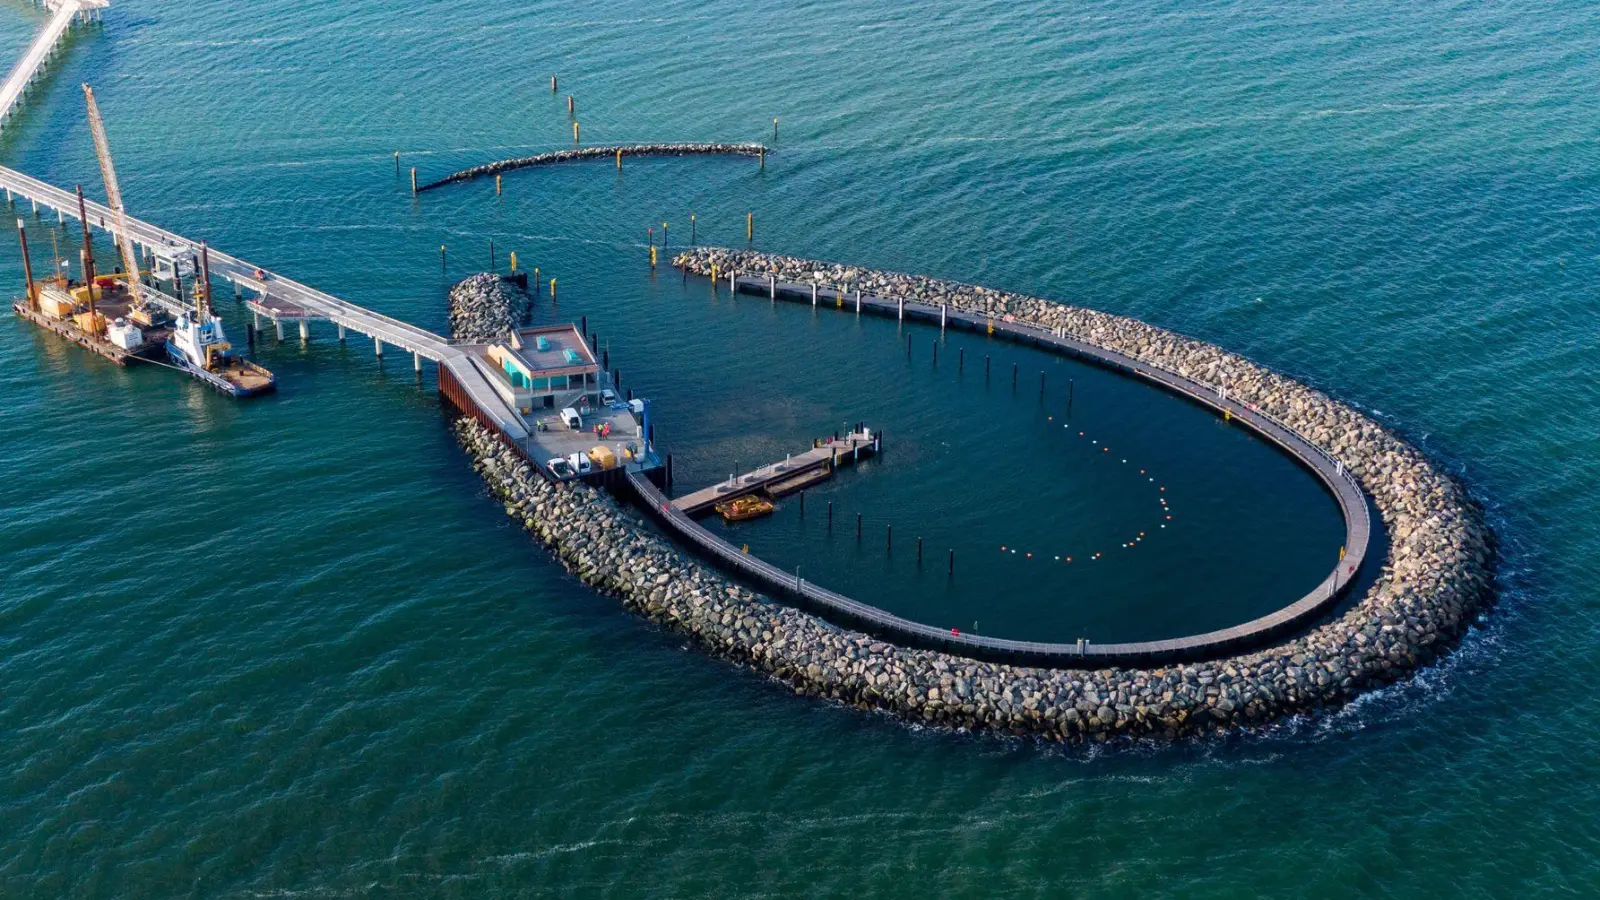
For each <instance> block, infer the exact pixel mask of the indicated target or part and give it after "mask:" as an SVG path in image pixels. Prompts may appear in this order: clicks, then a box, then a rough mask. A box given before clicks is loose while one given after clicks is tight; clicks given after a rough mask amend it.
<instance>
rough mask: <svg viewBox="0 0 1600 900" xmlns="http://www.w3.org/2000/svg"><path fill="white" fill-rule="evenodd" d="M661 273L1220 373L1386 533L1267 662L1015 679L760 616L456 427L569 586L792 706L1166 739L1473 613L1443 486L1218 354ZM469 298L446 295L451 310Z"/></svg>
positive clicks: (1239, 721) (1289, 701) (657, 543)
mask: <svg viewBox="0 0 1600 900" xmlns="http://www.w3.org/2000/svg"><path fill="white" fill-rule="evenodd" d="M679 261H680V264H683V265H686V266H688V267H690V268H691V269H692V270H700V271H709V267H710V265H712V264H713V263H715V264H716V265H718V266H719V270H727V267H728V266H730V265H731V266H733V267H734V268H736V269H739V270H740V271H746V272H754V271H761V269H760V268H759V266H761V265H771V266H774V267H776V268H775V269H774V270H773V274H775V275H779V274H781V275H782V277H784V278H785V279H786V280H805V279H804V278H802V277H801V276H802V275H803V276H806V277H811V276H813V275H816V276H819V277H817V278H816V279H815V280H822V278H828V279H830V280H831V279H835V278H837V280H835V281H833V283H845V282H846V281H849V282H850V283H852V284H859V285H860V286H861V287H862V288H863V289H871V290H873V291H874V293H878V294H880V295H884V296H892V295H893V293H894V291H895V290H896V289H899V290H904V291H906V292H910V291H916V290H926V291H929V292H930V293H928V294H924V295H922V296H923V297H924V298H927V299H931V300H933V302H939V301H938V300H934V299H933V298H939V297H944V298H948V300H949V302H952V303H958V302H967V303H972V304H974V307H973V308H975V309H982V310H984V311H985V312H987V313H993V314H995V315H997V316H1004V315H1007V314H1011V315H1016V316H1018V317H1019V318H1020V317H1021V316H1022V315H1037V316H1039V317H1041V318H1043V319H1045V320H1046V325H1047V327H1052V326H1055V327H1066V325H1072V326H1087V327H1085V328H1084V329H1083V330H1082V331H1081V332H1079V333H1082V334H1086V335H1089V336H1090V338H1091V339H1093V340H1096V341H1106V342H1115V343H1110V346H1114V347H1117V348H1118V349H1119V350H1120V349H1121V348H1122V347H1127V348H1128V350H1133V351H1137V352H1140V353H1144V352H1148V353H1152V354H1157V358H1165V359H1172V360H1173V361H1174V362H1176V363H1178V364H1179V365H1180V366H1181V368H1183V369H1187V370H1188V371H1190V372H1192V373H1195V374H1194V375H1192V376H1191V377H1197V378H1200V379H1202V380H1210V379H1215V378H1218V377H1220V376H1221V373H1227V377H1228V378H1229V381H1228V384H1229V385H1230V391H1247V392H1248V393H1247V394H1246V396H1249V397H1250V402H1252V403H1257V404H1262V405H1270V406H1271V408H1272V409H1273V411H1274V414H1275V415H1280V416H1281V417H1282V418H1284V419H1285V421H1289V422H1292V423H1293V424H1294V425H1295V427H1297V428H1298V429H1300V430H1301V432H1302V433H1303V434H1306V435H1307V436H1308V438H1309V439H1312V440H1316V441H1317V442H1318V443H1319V445H1321V446H1323V447H1324V449H1328V450H1329V452H1331V453H1333V454H1334V455H1335V456H1336V457H1337V458H1339V459H1341V460H1343V461H1344V463H1345V465H1346V466H1348V467H1350V468H1351V471H1352V472H1354V473H1355V474H1356V476H1357V478H1358V479H1360V480H1361V481H1362V484H1363V485H1364V486H1365V487H1366V489H1367V490H1368V491H1369V493H1371V495H1372V496H1373V500H1374V503H1375V504H1376V505H1377V506H1378V508H1379V511H1380V513H1381V514H1382V515H1383V517H1384V521H1385V524H1386V526H1387V527H1388V529H1389V531H1390V534H1391V542H1390V556H1389V559H1388V560H1387V562H1386V565H1385V567H1384V571H1383V573H1382V576H1381V577H1380V578H1379V579H1378V581H1377V582H1376V583H1375V584H1374V585H1373V587H1372V588H1371V590H1370V591H1369V592H1368V593H1367V594H1366V595H1365V596H1364V597H1362V598H1361V599H1360V601H1359V602H1357V603H1356V604H1355V605H1354V606H1353V607H1352V608H1351V609H1350V610H1349V611H1348V612H1346V613H1345V614H1344V615H1343V616H1341V617H1339V618H1338V619H1336V620H1334V621H1332V622H1329V623H1327V624H1325V625H1323V626H1321V627H1319V628H1317V629H1315V630H1313V631H1311V632H1310V633H1307V634H1304V635H1302V636H1299V637H1296V638H1294V639H1292V640H1288V641H1286V642H1284V643H1282V644H1280V645H1278V646H1274V647H1271V648H1269V649H1265V650H1260V651H1256V652H1252V653H1245V654H1240V655H1237V656H1230V657H1225V658H1220V659H1216V660H1213V661H1209V662H1202V663H1196V664H1185V665H1173V666H1163V667H1157V668H1120V667H1107V668H1099V669H1095V670H1084V669H1079V668H1065V667H1064V668H1040V667H1028V666H1016V665H1009V664H1004V663H995V662H985V661H979V660H973V659H969V658H966V657H962V656H957V655H953V654H949V653H944V652H940V651H937V650H925V649H914V648H907V647H901V646H897V645H894V644H891V643H888V642H886V641H882V640H879V639H877V638H874V637H872V636H869V635H866V634H862V633H860V632H856V631H850V630H848V629H844V628H840V627H838V626H836V625H833V624H831V623H829V622H827V621H825V620H823V619H821V618H819V617H817V616H814V615H811V614H809V613H806V612H803V611H801V610H798V609H795V608H793V607H790V606H786V605H783V604H780V603H775V602H773V601H771V600H769V599H767V598H765V597H762V596H760V595H758V594H756V593H755V592H753V591H751V590H749V589H748V588H745V587H743V586H740V585H738V584H735V583H733V582H731V581H729V580H728V579H726V578H724V577H722V576H721V575H720V574H718V573H717V572H715V571H714V570H712V569H711V568H709V567H708V566H706V565H703V564H701V563H700V562H698V561H696V560H694V559H691V558H689V557H687V556H686V555H685V554H683V553H682V552H680V551H679V550H678V549H677V548H676V547H675V546H673V545H672V544H670V543H669V542H668V541H666V540H665V539H664V538H661V537H659V536H657V535H656V534H655V533H653V532H652V531H650V530H649V528H648V526H647V525H646V524H645V522H644V521H643V520H642V519H641V518H639V517H638V516H637V515H636V514H634V513H632V512H630V511H625V510H623V509H622V508H621V507H620V506H619V505H618V504H617V503H616V502H615V501H614V500H613V499H612V498H611V497H610V496H609V495H607V494H605V493H602V492H600V491H597V490H595V489H593V488H590V487H587V486H585V485H581V484H575V483H567V484H559V485H555V484H549V483H547V482H545V481H544V480H543V479H542V478H541V477H540V476H539V475H538V473H537V472H536V471H535V470H534V468H533V467H532V466H531V465H530V464H529V463H528V462H527V461H526V460H525V459H523V458H522V457H521V456H520V455H519V454H518V453H517V452H516V451H514V450H513V449H512V448H510V447H509V446H507V445H506V443H505V442H504V441H503V439H501V437H500V436H499V435H496V434H494V433H493V432H491V431H489V430H488V429H485V428H484V427H483V426H481V425H479V424H478V423H476V422H473V421H470V420H466V419H463V420H461V421H459V422H458V423H457V424H456V426H455V427H456V432H457V436H458V438H459V440H460V442H461V443H462V446H463V447H465V448H466V449H467V451H468V452H469V453H470V454H471V455H472V456H473V458H474V460H475V468H476V469H477V470H478V471H479V472H480V473H481V474H482V476H483V477H484V479H485V481H486V483H487V484H488V486H489V489H490V491H491V493H492V494H494V495H495V496H496V497H498V498H499V499H501V501H502V502H503V503H504V505H505V509H506V512H507V514H508V515H510V516H512V517H513V518H514V519H516V520H517V521H518V522H519V523H520V524H521V525H523V527H525V528H527V529H528V530H529V531H530V532H532V533H533V534H534V535H535V536H536V537H537V538H538V539H539V540H540V541H541V542H542V543H544V544H545V545H546V546H548V547H550V548H551V550H552V551H553V552H554V554H555V555H556V556H557V558H558V559H560V560H561V561H562V562H563V564H564V565H566V566H567V568H568V569H569V570H571V571H572V572H573V573H574V574H576V575H577V576H578V577H579V578H580V579H582V580H583V581H585V582H586V583H588V584H590V585H591V586H593V587H595V588H596V589H598V590H600V591H602V592H605V593H608V594H611V595H614V596H617V597H618V598H620V599H621V601H622V602H623V603H624V605H626V606H627V607H629V608H631V609H634V610H636V611H638V612H640V613H641V614H643V615H645V616H647V617H648V618H650V619H652V620H653V621H656V622H658V623H660V624H661V625H663V626H665V627H668V628H671V629H673V630H674V631H678V632H682V633H684V634H686V635H689V636H691V637H692V638H694V640H695V641H696V643H697V644H698V645H699V646H701V647H702V648H703V649H705V650H706V651H707V652H709V653H711V654H713V655H716V656H720V657H723V658H726V659H730V660H733V661H735V662H738V663H741V664H744V665H748V666H750V667H752V668H754V669H756V670H758V671H761V672H763V673H765V674H767V675H769V676H771V677H773V678H775V679H777V680H779V681H782V682H783V683H785V684H787V685H789V686H790V687H791V688H792V689H793V690H795V691H796V692H797V693H800V694H803V695H808V696H816V697H823V698H828V699H832V700H836V701H839V702H843V703H847V704H850V705H852V706H856V707H858V708H861V709H873V710H880V711H884V712H888V713H891V714H893V715H896V716H898V717H901V718H903V719H906V720H909V721H915V722H919V723H925V724H930V725H937V726H941V727H950V728H966V729H973V730H987V731H995V732H1003V733H1009V734H1017V735H1032V736H1037V737H1041V738H1044V739H1049V740H1060V741H1082V740H1101V739H1105V738H1108V737H1113V736H1133V737H1139V736H1151V737H1163V738H1168V739H1172V738H1177V737H1181V736H1188V735H1196V734H1202V733H1210V732H1215V731H1219V730H1225V729H1230V728H1239V727H1248V726H1251V725H1256V724H1262V723H1266V722H1270V721H1272V720H1274V719H1277V718H1279V717H1282V716H1284V715H1288V714H1293V713H1297V712H1301V711H1305V710H1310V709H1315V708H1321V707H1330V706H1338V705H1341V704H1343V703H1346V702H1348V701H1349V700H1351V699H1353V698H1354V697H1355V696H1357V695H1358V694H1360V693H1361V692H1362V691H1364V690H1367V689H1370V688H1372V687H1375V686H1379V685H1382V684H1386V683H1389V682H1392V681H1394V680H1396V679H1398V678H1401V677H1403V676H1404V675H1405V674H1407V673H1409V672H1411V671H1413V670H1414V669H1416V668H1417V667H1419V666H1421V665H1424V664H1426V663H1427V662H1429V661H1431V660H1432V659H1434V658H1435V657H1436V656H1437V655H1438V654H1439V653H1441V652H1443V650H1444V649H1445V648H1447V647H1448V646H1450V645H1452V644H1453V643H1454V641H1455V640H1456V639H1457V638H1458V637H1459V636H1460V634H1461V633H1462V632H1463V631H1464V630H1465V629H1466V627H1467V626H1468V624H1469V623H1470V621H1471V617H1472V615H1473V613H1474V611H1475V610H1476V609H1477V608H1479V607H1480V606H1481V605H1482V604H1484V603H1485V602H1487V601H1488V599H1489V598H1490V596H1491V593H1490V592H1491V588H1492V576H1493V573H1492V562H1493V556H1494V552H1493V536H1492V534H1491V533H1490V532H1489V531H1488V529H1487V528H1486V527H1485V526H1484V524H1483V520H1482V515H1481V511H1480V510H1479V509H1478V507H1477V506H1476V505H1475V504H1474V503H1472V502H1471V501H1470V500H1469V499H1468V498H1467V496H1466V494H1465V492H1464V491H1463V490H1462V488H1461V487H1460V485H1458V484H1457V483H1456V482H1455V481H1454V480H1453V479H1451V478H1449V477H1448V476H1446V475H1444V474H1443V473H1440V472H1438V471H1437V470H1436V469H1434V467H1433V466H1432V465H1431V464H1429V463H1428V461H1427V460H1426V458H1425V457H1423V456H1422V454H1421V453H1420V452H1418V451H1417V450H1416V449H1415V448H1412V447H1410V446H1409V445H1408V444H1406V443H1405V442H1403V441H1400V440H1399V439H1398V438H1397V437H1395V436H1394V435H1392V434H1390V433H1389V432H1388V431H1387V430H1386V429H1384V428H1382V427H1381V426H1379V425H1378V424H1377V423H1374V422H1372V421H1371V420H1369V419H1367V418H1366V417H1364V416H1362V415H1360V414H1359V413H1356V412H1355V411H1354V410H1351V409H1350V408H1349V407H1347V406H1345V405H1344V404H1340V403H1338V402H1337V401H1334V400H1331V399H1330V398H1327V397H1326V396H1325V395H1322V394H1320V393H1319V392H1316V391H1313V390H1311V389H1310V388H1307V387H1305V386H1303V385H1300V384H1298V383H1297V382H1294V381H1291V380H1289V379H1286V378H1283V377H1282V376H1279V375H1277V374H1275V373H1272V372H1269V371H1267V370H1265V369H1262V368H1260V367H1259V366H1256V365H1255V364H1253V363H1250V362H1248V361H1247V360H1244V359H1242V358H1240V357H1237V356H1234V355H1232V354H1228V353H1226V352H1225V351H1222V350H1220V349H1219V348H1215V347H1212V346H1211V345H1208V344H1204V343H1201V342H1196V341H1190V340H1189V339H1187V338H1182V337H1180V336H1177V335H1174V334H1172V333H1170V332H1166V331H1163V330H1161V329H1157V328H1154V327H1153V326H1148V325H1144V324H1143V323H1139V322H1136V321H1134V320H1130V319H1123V318H1120V317H1116V316H1109V315H1107V314H1104V313H1096V312H1092V311H1088V310H1080V309H1075V308H1071V307H1065V306H1060V305H1059V304H1053V303H1051V302H1050V301H1043V300H1037V299H1036V298H1025V297H1019V296H1017V295H1011V294H1005V293H1003V292H998V291H990V290H987V289H983V288H975V287H970V286H965V285H958V284H954V283H950V282H936V281H932V280H931V279H920V278H915V277H913V276H900V275H888V274H885V273H870V272H864V271H862V270H854V269H842V268H839V267H834V266H825V265H823V264H820V263H811V262H807V261H802V260H793V259H791V258H788V257H770V256H766V255H759V254H752V253H747V252H738V251H726V250H718V249H704V250H697V251H691V252H690V253H688V254H685V255H684V256H683V257H680V259H679ZM702 266H703V267H704V268H703V269H699V268H697V267H702ZM846 275H848V276H849V277H848V278H846ZM475 296H478V293H477V292H469V291H463V292H459V295H458V294H457V293H452V303H453V304H455V303H457V302H466V303H471V302H473V298H474V297H475ZM1123 352H1127V351H1123ZM1129 355H1134V354H1133V353H1129ZM1180 356H1181V357H1182V358H1181V359H1179V358H1178V357H1180ZM1213 383H1214V382H1213Z"/></svg>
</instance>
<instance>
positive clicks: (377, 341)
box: [372, 338, 383, 360]
mask: <svg viewBox="0 0 1600 900" xmlns="http://www.w3.org/2000/svg"><path fill="white" fill-rule="evenodd" d="M372 355H373V356H376V357H377V358H378V359H380V360H381V359H383V338H373V339H372Z"/></svg>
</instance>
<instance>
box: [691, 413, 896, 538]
mask: <svg viewBox="0 0 1600 900" xmlns="http://www.w3.org/2000/svg"><path fill="white" fill-rule="evenodd" d="M882 443H883V435H882V433H877V434H874V433H873V432H872V430H871V429H870V428H867V427H865V426H858V430H856V431H852V432H850V433H849V434H847V435H845V436H843V437H841V438H838V439H834V438H831V437H828V438H823V439H821V440H818V441H816V442H815V445H814V446H813V447H812V448H811V449H810V450H807V451H806V452H804V453H801V454H799V455H798V456H791V457H789V458H788V459H786V460H784V461H783V462H776V463H769V464H768V465H765V466H762V467H761V468H759V469H755V470H754V471H751V472H746V473H744V474H743V475H735V476H734V477H732V478H729V479H728V480H727V481H721V482H718V483H717V484H714V485H712V486H711V487H708V488H701V489H700V490H698V491H695V492H694V493H692V494H685V495H684V496H682V497H678V498H676V499H674V500H673V501H672V506H673V508H675V509H677V510H678V511H679V512H682V513H685V514H688V515H691V516H697V515H703V514H705V513H708V512H710V511H711V510H712V508H713V507H714V506H716V505H717V504H718V503H721V502H722V501H724V500H732V499H733V498H735V497H743V496H745V495H746V494H754V493H758V492H759V493H764V494H766V495H767V496H769V497H782V496H784V495H785V494H791V493H794V492H795V491H798V490H802V489H804V488H806V487H809V486H810V485H812V484H815V483H817V482H819V481H824V480H826V479H827V478H828V476H830V475H832V474H833V471H834V470H835V469H837V468H838V467H840V466H848V465H853V464H854V463H856V462H858V461H860V460H863V459H868V458H870V457H873V456H876V455H877V453H878V451H879V450H880V449H881V448H882Z"/></svg>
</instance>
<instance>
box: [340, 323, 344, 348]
mask: <svg viewBox="0 0 1600 900" xmlns="http://www.w3.org/2000/svg"><path fill="white" fill-rule="evenodd" d="M339 343H341V344H342V343H344V326H343V325H340V326H339Z"/></svg>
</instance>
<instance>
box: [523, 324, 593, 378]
mask: <svg viewBox="0 0 1600 900" xmlns="http://www.w3.org/2000/svg"><path fill="white" fill-rule="evenodd" d="M516 335H517V343H520V344H521V346H520V347H517V346H513V345H511V344H505V345H502V346H503V347H504V348H505V350H506V351H507V352H508V353H510V354H511V355H512V356H515V357H516V358H517V359H518V360H520V361H521V362H522V363H523V364H524V365H526V366H527V367H528V372H529V374H531V375H535V376H540V375H544V376H548V375H577V374H580V373H583V372H598V371H600V364H599V363H598V362H597V361H596V360H595V358H594V351H592V350H590V349H589V344H588V342H587V341H585V340H584V339H583V335H582V334H581V333H579V331H578V327H577V326H576V325H573V324H572V323H570V322H569V323H567V324H565V325H543V326H540V327H538V328H520V329H518V330H517V332H516ZM539 338H544V339H545V340H546V341H547V342H548V345H549V349H548V350H540V349H539ZM568 350H571V351H573V353H574V354H575V355H576V356H577V361H576V362H574V361H572V360H571V359H569V358H568V356H567V351H568Z"/></svg>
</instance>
